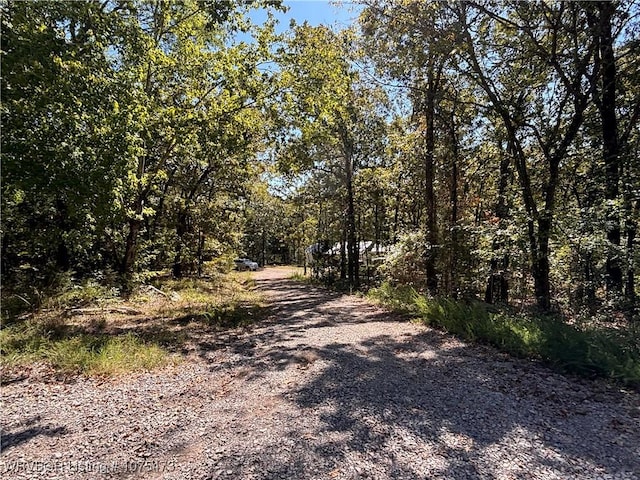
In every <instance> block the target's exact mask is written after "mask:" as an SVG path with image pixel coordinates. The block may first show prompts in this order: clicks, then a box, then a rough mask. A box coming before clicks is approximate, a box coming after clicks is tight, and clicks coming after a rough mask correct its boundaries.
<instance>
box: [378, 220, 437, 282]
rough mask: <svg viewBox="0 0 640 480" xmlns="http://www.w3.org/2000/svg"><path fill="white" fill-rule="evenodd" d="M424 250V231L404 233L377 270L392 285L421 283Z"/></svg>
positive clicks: (422, 278)
mask: <svg viewBox="0 0 640 480" xmlns="http://www.w3.org/2000/svg"><path fill="white" fill-rule="evenodd" d="M426 251H427V244H426V243H425V240H424V233H422V232H411V233H406V234H404V235H402V236H401V237H400V239H399V240H398V242H397V243H396V244H395V245H394V246H393V248H392V249H391V251H390V252H389V254H388V255H387V257H386V259H385V261H384V263H383V264H382V265H381V266H380V268H379V269H378V271H379V273H380V274H381V275H382V277H383V279H384V280H386V281H388V282H390V283H391V284H393V285H408V286H414V285H421V284H422V283H424V282H423V280H424V258H425V255H426Z"/></svg>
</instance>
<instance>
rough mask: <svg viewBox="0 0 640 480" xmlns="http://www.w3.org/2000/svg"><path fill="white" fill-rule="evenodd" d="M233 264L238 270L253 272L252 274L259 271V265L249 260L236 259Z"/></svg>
mask: <svg viewBox="0 0 640 480" xmlns="http://www.w3.org/2000/svg"><path fill="white" fill-rule="evenodd" d="M233 263H234V264H235V266H236V270H241V271H242V270H251V271H252V272H255V271H256V270H258V264H257V263H256V262H254V261H253V260H249V259H248V258H236V259H235V260H234V261H233Z"/></svg>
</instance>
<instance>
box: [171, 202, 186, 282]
mask: <svg viewBox="0 0 640 480" xmlns="http://www.w3.org/2000/svg"><path fill="white" fill-rule="evenodd" d="M186 233H187V212H185V211H182V212H180V213H179V214H178V218H177V221H176V235H177V237H178V238H177V240H176V254H175V257H174V259H173V268H172V269H171V272H172V274H173V276H174V277H175V278H182V276H183V275H184V265H183V259H182V250H183V248H184V240H185V239H184V236H185V234H186Z"/></svg>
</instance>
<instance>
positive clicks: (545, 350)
mask: <svg viewBox="0 0 640 480" xmlns="http://www.w3.org/2000/svg"><path fill="white" fill-rule="evenodd" d="M369 295H370V296H371V297H372V298H374V299H376V300H377V301H379V302H381V303H382V304H384V305H386V306H388V307H390V308H392V309H394V310H397V311H402V312H409V313H412V314H414V315H416V316H417V317H418V319H419V320H420V321H421V322H423V323H425V324H427V325H431V326H433V327H436V328H441V329H443V330H446V331H448V332H451V333H453V334H455V335H458V336H460V337H462V338H464V339H466V340H470V341H474V342H479V343H485V344H490V345H493V346H495V347H497V348H498V349H500V350H502V351H505V352H508V353H510V354H512V355H515V356H520V357H529V358H536V359H539V360H542V361H544V362H545V363H547V364H550V365H552V366H553V367H556V368H558V369H560V370H562V371H565V372H571V373H575V374H579V375H583V376H589V377H591V376H599V377H608V378H613V379H616V380H619V381H621V382H622V383H624V384H627V385H632V386H640V328H638V327H635V328H634V327H633V326H630V327H629V328H627V329H624V330H620V329H613V328H609V329H607V328H603V327H595V326H584V325H583V326H581V327H577V326H574V325H570V324H568V323H566V322H565V321H563V319H562V318H560V317H558V316H542V315H523V314H517V313H515V312H512V311H510V310H507V309H503V310H496V309H494V308H492V307H491V306H489V305H487V304H484V303H481V302H476V301H471V302H462V301H456V300H452V299H449V298H431V297H427V296H424V295H419V294H418V293H416V291H415V290H413V289H412V288H410V287H393V286H391V285H389V284H388V283H385V284H383V285H382V286H381V287H379V288H377V289H372V290H371V291H370V293H369Z"/></svg>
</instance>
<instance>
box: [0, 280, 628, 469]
mask: <svg viewBox="0 0 640 480" xmlns="http://www.w3.org/2000/svg"><path fill="white" fill-rule="evenodd" d="M288 274H289V272H288V271H287V270H285V269H265V270H263V271H260V272H257V273H256V275H255V277H256V280H257V284H258V287H259V288H260V289H262V290H264V292H265V293H266V295H268V297H269V298H271V301H272V304H273V306H272V312H271V315H270V316H269V318H268V319H267V320H266V321H264V322H262V323H260V324H259V325H256V326H254V327H252V328H249V329H244V330H234V331H228V332H226V333H224V334H217V335H214V334H212V333H207V332H203V337H202V341H201V342H199V343H198V345H197V346H196V348H195V350H194V351H193V352H192V354H190V356H189V357H188V359H187V360H186V361H185V362H184V363H182V364H180V365H178V366H173V367H168V368H166V369H163V370H160V371H155V372H148V373H140V374H135V375H128V376H126V377H122V378H118V379H112V380H100V379H96V378H77V379H74V380H73V381H67V382H60V381H55V380H51V379H47V378H46V377H39V376H38V375H31V376H29V377H27V378H16V379H5V385H4V386H3V387H2V402H3V405H2V416H1V418H2V420H1V426H2V453H1V454H0V476H1V477H2V478H47V479H54V478H92V479H93V478H123V479H127V478H145V479H147V478H162V479H208V478H221V479H360V478H362V479H365V478H368V479H388V478H393V479H401V478H402V479H447V480H449V479H544V480H551V479H640V395H639V394H638V393H634V392H625V391H621V390H620V389H619V388H616V387H613V386H609V385H608V384H606V383H605V382H600V381H589V380H584V379H577V378H572V377H566V376H563V375H560V374H556V373H553V372H551V371H549V370H548V369H546V368H545V367H542V366H540V365H538V364H536V363H534V362H529V361H525V360H518V359H513V358H510V357H508V356H505V355H502V354H500V353H497V352H496V351H494V350H492V349H490V348H485V347H478V346H471V345H468V344H465V343H463V342H461V341H459V340H457V339H455V338H453V337H451V336H448V335H445V334H442V333H440V332H437V331H434V330H432V329H429V328H425V327H423V326H418V325H414V324H411V323H408V322H407V321H405V320H403V319H401V318H398V317H396V316H394V315H391V314H389V313H387V312H385V311H383V310H382V309H380V308H378V307H376V306H373V305H371V304H369V303H367V302H366V301H365V300H362V299H358V298H355V297H352V296H343V295H339V294H336V293H332V292H328V291H326V290H324V289H320V288H313V287H310V286H307V285H303V284H300V283H296V282H294V281H292V280H289V279H287V276H288Z"/></svg>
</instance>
